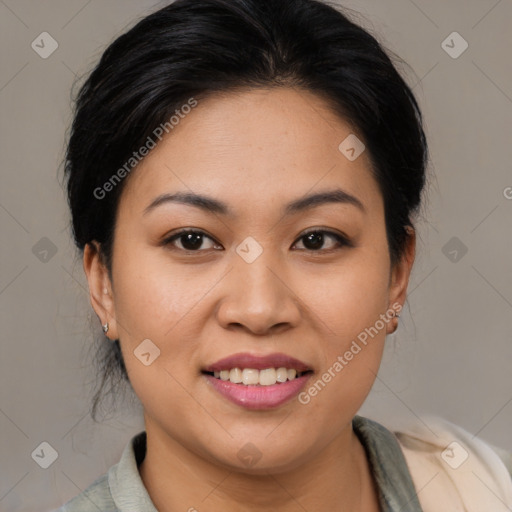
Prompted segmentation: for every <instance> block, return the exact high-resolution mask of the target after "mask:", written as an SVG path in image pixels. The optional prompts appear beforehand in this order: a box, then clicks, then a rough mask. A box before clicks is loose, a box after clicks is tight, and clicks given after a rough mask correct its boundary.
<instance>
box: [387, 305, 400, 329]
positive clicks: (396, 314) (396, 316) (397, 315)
mask: <svg viewBox="0 0 512 512" xmlns="http://www.w3.org/2000/svg"><path fill="white" fill-rule="evenodd" d="M392 318H397V319H398V318H400V313H397V312H396V311H394V312H393V316H392ZM397 329H398V320H397V321H396V325H395V328H394V329H393V330H392V331H391V332H390V333H389V334H395V332H396V330H397Z"/></svg>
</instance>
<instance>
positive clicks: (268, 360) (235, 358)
mask: <svg viewBox="0 0 512 512" xmlns="http://www.w3.org/2000/svg"><path fill="white" fill-rule="evenodd" d="M283 367H284V368H289V369H292V368H294V369H295V370H297V371H298V372H306V371H308V370H312V368H310V367H309V366H308V365H307V364H306V363H304V362H303V361H299V360H298V359H296V358H295V357H291V356H289V355H286V354H282V353H280V352H276V353H274V354H267V355H263V356H262V355H254V354H249V353H247V352H244V353H240V354H233V355H231V356H228V357H225V358H223V359H219V360H218V361H216V362H215V363H212V364H210V365H208V366H206V367H205V368H203V371H205V372H219V371H221V370H230V369H232V368H241V369H243V368H253V369H255V370H265V369H266V368H283Z"/></svg>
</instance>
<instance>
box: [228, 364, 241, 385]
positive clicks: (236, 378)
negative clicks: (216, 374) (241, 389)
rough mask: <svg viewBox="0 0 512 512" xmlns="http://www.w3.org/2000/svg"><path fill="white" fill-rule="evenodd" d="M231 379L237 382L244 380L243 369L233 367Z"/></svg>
mask: <svg viewBox="0 0 512 512" xmlns="http://www.w3.org/2000/svg"><path fill="white" fill-rule="evenodd" d="M229 380H230V381H231V382H234V383H235V384H240V382H242V380H243V379H242V370H240V368H233V369H232V370H230V371H229Z"/></svg>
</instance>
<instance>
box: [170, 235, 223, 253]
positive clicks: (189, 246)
mask: <svg viewBox="0 0 512 512" xmlns="http://www.w3.org/2000/svg"><path fill="white" fill-rule="evenodd" d="M204 238H207V239H209V240H211V241H212V242H214V240H213V238H211V237H209V236H208V235H207V234H206V233H204V232H203V231H198V230H195V229H182V230H181V231H178V232H177V233H174V234H173V235H171V236H170V237H168V238H166V239H165V240H163V241H162V245H165V246H167V245H175V243H174V242H175V241H177V242H179V243H180V245H181V247H179V246H178V247H176V248H177V249H182V250H185V251H193V252H199V249H200V247H201V245H202V244H203V239H204ZM214 245H215V242H214ZM217 247H220V246H219V245H217ZM212 248H213V247H209V249H212Z"/></svg>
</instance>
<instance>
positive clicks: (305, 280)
mask: <svg viewBox="0 0 512 512" xmlns="http://www.w3.org/2000/svg"><path fill="white" fill-rule="evenodd" d="M353 133H355V132H354V130H353V129H352V128H351V127H350V125H349V124H347V123H346V122H345V121H343V120H342V119H340V118H339V117H338V116H337V115H335V114H334V113H332V112H331V111H330V110H329V107H328V105H327V104H326V103H324V102H323V100H322V99H321V98H319V97H317V96H316V95H314V94H312V93H310V92H306V91H298V90H294V89H285V88H281V89H272V90H263V89H258V90H247V91H245V92H239V93H236V94H235V93H231V94H228V95H224V96H222V97H221V96H215V97H210V98H209V99H206V100H204V101H199V103H198V105H197V107H195V108H194V109H193V110H192V111H191V112H190V113H189V114H188V115H187V116H186V117H185V118H184V119H181V120H180V122H179V124H178V125H176V126H175V127H174V129H173V130H172V132H171V133H170V134H169V135H168V136H167V137H166V138H163V140H162V141H161V142H159V144H158V145H157V146H156V147H155V148H154V149H153V150H152V151H151V152H150V153H149V154H148V156H147V157H146V158H145V159H144V160H143V161H142V162H141V163H140V164H139V166H138V167H137V168H136V169H135V170H133V171H132V174H131V175H130V176H129V178H128V181H127V183H126V188H125V189H124V191H123V193H122V196H121V200H120V204H119V210H118V218H117V224H116V230H115V240H114V245H113V262H112V281H111V282H110V281H109V280H108V277H106V275H107V274H106V272H105V270H104V269H103V267H101V265H100V263H99V260H98V259H97V258H96V256H95V255H94V253H93V252H89V251H87V252H86V254H85V255H84V266H85V269H86V272H87V275H88V279H89V284H90V287H91V300H92V303H93V306H94V307H95V310H96V312H97V313H98V315H99V316H100V318H101V320H102V322H103V323H104V322H105V321H108V322H109V324H110V330H109V333H108V335H109V337H110V338H111V339H116V338H119V339H120V342H121V347H122V352H123V356H124V360H125V364H126V367H127V371H128V374H129V378H130V381H131V383H132V386H133V388H134V390H135V392H136V393H137V395H138V396H139V398H140V400H141V402H142V404H143V407H144V411H145V420H146V427H147V430H148V431H149V430H150V429H152V431H154V432H159V433H160V435H161V436H163V437H167V438H168V439H169V440H172V441H173V442H176V443H179V444H180V445H181V446H182V447H184V448H185V449H186V450H188V451H190V452H193V453H194V454H196V455H198V456H200V457H201V458H203V459H206V460H208V461H212V462H215V463H216V464H219V465H221V466H225V467H229V468H231V469H233V468H237V469H238V470H241V471H256V470H255V469H251V468H249V467H248V463H247V461H246V459H245V458H244V457H243V456H241V454H242V455H243V454H244V453H245V452H244V450H245V451H247V450H249V451H250V450H251V449H252V450H254V451H255V453H256V454H261V460H260V461H259V462H258V464H257V468H258V470H262V471H265V470H267V469H269V468H272V469H273V470H274V471H279V470H283V471H284V470H286V469H290V468H293V467H298V466H299V465H301V464H304V463H305V462H307V461H308V460H311V459H312V458H313V457H314V456H315V455H316V454H318V453H320V452H321V451H322V450H323V448H325V447H326V446H327V445H328V444H329V443H330V442H332V441H333V440H335V439H336V438H337V437H338V436H340V435H343V433H344V432H347V430H348V429H350V422H351V420H352V418H353V416H354V415H355V414H356V413H357V411H358V409H359V408H360V406H361V405H362V403H363V401H364V399H365V397H366V396H367V394H368V392H369V390H370V388H371V386H372V384H373V382H374V379H375V374H376V373H377V371H378V367H379V364H380V360H381V356H382V351H383V347H384V341H385V336H386V334H387V333H389V332H392V331H393V329H394V327H395V326H396V323H395V322H396V320H393V319H392V318H391V313H392V312H393V308H396V309H395V311H397V312H398V311H399V309H400V305H401V304H403V302H404V300H405V291H406V288H407V281H408V277H409V272H410V267H411V265H412V260H413V246H414V244H413V243H412V244H410V246H409V248H408V253H407V254H408V258H406V259H404V260H403V261H402V262H400V263H399V264H398V265H397V266H396V267H393V268H391V265H390V259H389V253H388V243H387V239H386V230H385V218H384V203H383V198H382V196H381V194H380V191H379V188H378V185H377V182H376V181H375V179H374V178H373V177H372V175H371V172H370V160H369V157H368V155H367V152H366V151H363V153H362V154H361V155H360V156H359V157H358V158H356V159H355V160H353V159H351V160H349V159H348V158H347V157H346V156H345V154H343V153H342V152H341V151H340V149H339V148H338V147H339V145H340V143H341V142H342V141H343V140H344V139H345V138H346V137H347V136H349V135H350V134H353ZM356 135H357V134H356ZM359 138H361V137H359ZM349 154H350V153H349ZM178 193H180V194H195V195H201V196H205V197H208V198H210V199H211V200H214V201H216V202H218V203H222V204H221V205H218V204H217V205H215V206H214V204H213V203H212V204H208V205H207V206H208V207H200V206H198V205H197V204H196V205H193V204H189V203H187V202H184V201H177V200H175V201H171V200H162V199H161V200H160V201H158V203H154V201H155V199H157V198H162V195H164V194H169V195H171V194H178ZM319 193H333V194H334V196H335V198H337V200H335V199H333V198H332V197H331V199H330V200H324V201H322V200H318V201H316V202H314V201H313V202H309V203H307V202H305V203H304V202H303V203H302V204H301V203H297V202H298V201H302V200H304V199H305V198H307V197H308V196H311V195H316V194H319ZM335 193H337V194H335ZM347 198H348V199H347ZM324 199H325V197H324ZM204 204H207V203H203V205H204ZM294 204H295V207H292V206H290V205H294ZM150 205H152V206H150ZM287 207H288V208H287ZM184 229H186V230H190V231H193V232H194V233H192V234H189V235H186V234H185V235H184V234H181V235H180V231H182V230H184ZM412 240H413V239H412ZM104 288H106V290H105V291H106V292H107V293H104V292H103V289H104ZM394 304H395V306H393V305H394ZM397 304H398V305H397ZM365 329H366V331H365ZM365 334H366V336H365ZM144 340H150V341H144ZM141 343H142V345H141ZM233 356H234V359H231V360H230V361H225V362H222V360H223V359H225V358H228V357H233ZM287 357H288V358H289V359H286V358H287ZM292 358H293V359H292ZM219 361H220V363H218V362H219ZM301 365H302V366H301ZM235 368H240V370H243V369H244V368H245V369H252V372H251V371H248V372H247V371H246V372H244V373H242V374H240V373H241V372H237V371H236V370H234V369H235ZM264 368H275V369H276V370H277V371H275V372H274V371H273V370H267V371H266V372H257V371H255V370H258V369H264ZM282 368H287V369H288V370H292V371H291V372H287V371H284V370H283V369H282ZM221 370H223V373H222V374H220V377H221V378H216V375H217V373H214V374H213V375H211V374H210V373H206V372H218V371H221ZM228 370H233V371H232V372H231V374H230V376H231V377H232V380H234V381H235V383H233V382H231V380H229V381H226V380H223V379H225V378H226V375H227V371H228ZM293 370H299V371H300V372H305V373H304V374H303V375H302V376H300V378H299V377H295V379H293ZM288 374H289V375H288ZM297 375H300V373H299V374H297ZM240 378H244V379H246V381H245V382H258V385H257V386H256V385H254V386H248V385H245V384H243V383H236V381H237V380H240ZM254 378H255V379H260V380H259V381H257V380H256V381H252V380H251V379H254ZM288 378H290V379H291V380H288ZM266 379H268V380H266ZM276 379H277V380H286V382H276ZM247 443H252V444H253V445H254V446H255V447H256V448H248V445H247ZM244 447H245V448H244ZM257 456H258V457H259V456H260V455H257Z"/></svg>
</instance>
